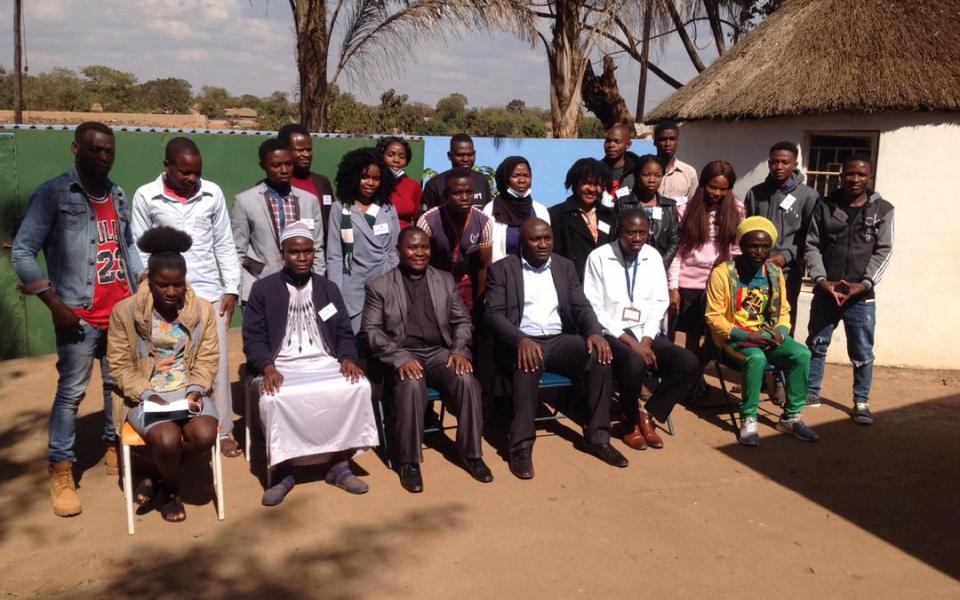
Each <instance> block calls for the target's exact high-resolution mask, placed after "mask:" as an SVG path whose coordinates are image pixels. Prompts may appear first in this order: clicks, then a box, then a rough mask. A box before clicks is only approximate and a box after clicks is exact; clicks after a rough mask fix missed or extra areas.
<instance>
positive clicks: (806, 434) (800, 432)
mask: <svg viewBox="0 0 960 600" xmlns="http://www.w3.org/2000/svg"><path fill="white" fill-rule="evenodd" d="M777 431H781V432H783V433H789V434H790V435H792V436H793V437H795V438H797V439H798V440H800V441H801V442H815V441H817V439H819V438H818V437H817V433H816V432H815V431H814V430H812V429H810V428H809V427H808V426H807V424H806V423H804V422H803V419H801V418H800V416H799V415H798V416H796V417H791V418H789V419H784V418H783V417H780V420H779V421H777Z"/></svg>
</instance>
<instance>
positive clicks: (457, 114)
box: [436, 94, 467, 125]
mask: <svg viewBox="0 0 960 600" xmlns="http://www.w3.org/2000/svg"><path fill="white" fill-rule="evenodd" d="M436 111H437V118H439V119H440V120H441V121H443V122H444V123H447V124H448V125H457V124H460V123H462V122H463V119H464V116H465V115H466V112H467V97H466V96H464V95H463V94H450V95H449V96H446V97H444V98H440V100H438V101H437V109H436Z"/></svg>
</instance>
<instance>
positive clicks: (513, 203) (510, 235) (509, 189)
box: [483, 156, 550, 262]
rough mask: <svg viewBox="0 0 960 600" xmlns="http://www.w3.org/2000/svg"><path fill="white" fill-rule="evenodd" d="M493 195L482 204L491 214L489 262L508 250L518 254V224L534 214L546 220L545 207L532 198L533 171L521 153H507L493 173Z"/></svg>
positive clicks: (548, 216) (499, 257) (485, 212)
mask: <svg viewBox="0 0 960 600" xmlns="http://www.w3.org/2000/svg"><path fill="white" fill-rule="evenodd" d="M494 178H495V180H496V184H497V192H499V193H498V194H497V197H496V198H494V199H493V201H491V202H489V203H488V204H487V205H486V206H484V207H483V212H484V214H485V215H487V216H489V217H493V221H494V223H493V262H497V261H498V260H500V259H501V258H503V257H505V256H507V255H508V254H515V255H517V256H519V255H520V225H522V224H523V222H524V221H526V220H527V219H530V218H533V217H536V218H538V219H543V220H544V221H546V222H547V223H549V222H550V213H549V212H547V207H546V206H544V205H543V204H540V203H539V202H537V201H535V200H534V199H533V195H532V194H531V192H530V188H531V186H532V185H533V171H532V170H531V169H530V163H529V162H528V161H527V159H525V158H524V157H522V156H508V157H507V158H505V159H504V160H503V162H502V163H500V166H499V167H497V172H496V174H495V175H494Z"/></svg>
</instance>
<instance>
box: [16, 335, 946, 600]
mask: <svg viewBox="0 0 960 600" xmlns="http://www.w3.org/2000/svg"><path fill="white" fill-rule="evenodd" d="M232 335H233V336H235V337H234V339H233V340H232V352H233V354H232V358H233V360H234V362H233V364H239V363H240V362H242V361H241V356H240V352H239V335H238V334H237V333H236V332H235V333H234V334H232ZM53 363H54V361H53V360H52V359H50V358H38V359H22V360H16V361H7V362H4V363H0V398H3V402H2V404H0V598H7V597H10V598H13V597H53V596H58V597H66V598H84V597H109V598H127V597H131V598H134V597H135V598H141V599H146V598H179V597H189V598H264V597H270V598H288V597H289V598H293V597H297V598H308V597H316V598H330V599H337V600H350V599H359V598H495V597H499V598H519V597H528V598H595V597H601V596H607V597H622V598H657V597H662V598H703V597H715V598H731V597H735V596H741V597H775V598H827V597H832V598H871V599H875V598H893V597H899V598H958V597H960V583H958V578H960V435H958V429H960V404H958V400H960V377H958V374H957V373H952V372H933V371H926V372H919V371H903V370H888V369H878V371H877V373H876V381H875V385H874V391H875V396H874V400H873V408H874V411H875V413H876V415H877V423H876V424H875V425H874V426H872V427H858V426H856V425H854V424H853V423H852V421H850V419H849V418H848V416H847V414H846V412H845V410H846V409H845V407H846V405H847V402H848V398H849V389H850V372H849V369H848V368H844V367H838V366H834V367H831V368H830V369H829V371H828V381H827V382H826V385H825V394H824V395H825V397H826V398H827V399H829V400H828V401H827V402H825V404H824V406H823V407H821V408H819V409H811V410H809V411H808V413H807V420H808V422H810V423H811V424H812V425H813V426H814V427H816V429H817V431H818V432H819V434H820V436H821V440H820V442H819V443H817V444H812V445H805V444H802V443H801V442H798V441H796V440H793V439H792V438H787V437H785V436H782V435H779V434H777V433H776V432H775V431H774V430H773V429H772V426H773V423H774V419H775V414H774V412H773V411H774V407H773V406H771V405H770V404H769V403H767V402H765V403H764V404H762V405H761V415H764V414H765V415H766V418H762V430H761V434H762V446H761V447H760V448H758V449H748V448H743V447H739V446H738V445H737V444H736V441H735V438H734V436H733V433H732V432H731V430H730V429H729V428H728V426H727V425H725V424H724V422H723V421H722V419H720V418H719V417H718V413H717V412H715V411H700V412H691V411H688V410H686V409H683V408H678V409H677V411H676V412H675V413H674V422H675V423H676V426H677V430H678V431H677V436H676V437H674V438H667V440H666V444H667V446H666V449H664V450H661V451H656V450H647V451H645V452H634V451H631V450H629V449H627V448H624V447H623V446H622V445H620V446H619V447H621V448H622V449H623V450H624V451H625V452H628V453H629V454H628V456H629V458H630V459H631V464H630V466H629V467H628V468H627V469H624V470H618V469H614V468H612V467H608V466H606V465H604V464H603V463H601V462H599V461H598V460H597V459H595V458H593V457H591V456H589V455H587V454H584V453H582V452H580V451H578V450H577V449H575V447H574V444H573V442H574V441H575V440H576V439H577V438H578V437H579V434H578V429H577V428H576V426H575V425H574V424H572V423H571V422H570V421H563V422H561V423H560V424H557V425H552V426H549V427H547V428H546V429H544V430H543V431H542V433H541V436H540V438H539V439H538V441H537V444H536V449H535V453H534V460H535V464H536V468H537V477H536V479H534V480H532V481H519V480H517V479H515V478H514V477H513V476H511V475H510V473H509V470H508V468H507V465H506V463H505V462H503V460H502V459H501V458H500V457H498V455H497V452H496V449H495V447H494V446H492V445H490V443H489V441H490V440H492V441H493V442H494V444H495V445H499V444H500V443H501V442H502V440H503V430H502V429H501V428H498V427H493V426H491V427H489V428H488V432H487V433H488V442H487V443H486V445H485V451H486V457H487V460H488V463H489V464H490V465H491V468H492V469H493V472H494V475H495V477H496V481H494V482H493V483H492V484H490V485H482V484H479V483H476V482H474V481H473V480H472V479H470V478H469V476H468V475H467V474H466V473H465V472H464V471H463V470H461V469H460V468H459V467H458V466H456V465H455V464H454V463H452V462H450V460H449V459H448V458H447V457H448V456H450V452H451V447H452V442H443V441H439V442H438V441H437V438H436V437H434V438H433V443H432V446H433V449H430V450H427V451H426V453H425V458H426V462H425V464H424V477H425V486H426V491H425V492H424V493H423V494H420V495H411V494H408V493H406V492H404V491H403V489H402V488H401V487H400V485H399V482H398V480H397V477H396V475H395V474H393V473H392V472H390V471H389V470H387V468H386V467H385V466H384V465H383V463H382V462H381V460H380V458H379V457H378V456H377V455H376V454H374V453H367V454H366V455H364V456H362V457H361V458H360V459H359V461H358V465H359V466H360V467H361V468H362V469H365V470H366V471H367V472H369V477H368V478H367V481H368V482H369V484H370V487H371V491H370V493H369V494H367V495H365V496H361V497H353V496H349V495H347V494H346V493H344V492H342V491H340V490H338V489H335V488H333V487H331V486H328V485H326V484H325V483H323V482H322V481H315V482H312V483H306V484H303V485H298V487H297V488H296V489H295V490H294V491H293V492H292V493H291V495H290V496H288V498H287V500H286V502H284V504H283V505H281V506H280V507H277V508H273V509H266V508H264V507H262V506H261V505H260V493H261V491H262V488H261V477H262V471H263V458H262V446H258V445H255V449H254V453H253V454H254V461H253V463H252V467H251V465H249V464H248V463H246V462H244V460H243V459H242V458H236V459H226V460H225V462H224V473H225V479H226V494H225V495H226V507H227V508H226V515H227V517H226V521H224V522H218V521H217V519H216V514H215V510H214V507H213V504H212V503H211V502H210V495H209V493H208V492H206V491H205V490H207V489H208V486H209V477H210V475H209V469H207V468H206V467H205V465H203V464H198V465H194V469H193V471H194V472H195V474H194V475H193V476H192V477H191V479H192V480H194V481H196V482H197V485H195V486H193V492H192V493H190V494H187V497H186V498H185V501H187V503H188V505H187V512H188V518H187V521H186V522H185V523H183V524H178V525H173V524H167V523H164V522H162V521H161V519H160V517H159V515H158V514H157V513H156V512H148V513H146V514H143V515H141V516H138V517H137V534H136V535H135V536H133V537H129V536H127V534H126V528H125V521H124V512H123V500H122V493H121V491H120V488H119V485H118V481H117V479H116V478H110V477H106V476H104V471H103V465H102V456H103V448H102V445H101V444H100V443H99V442H98V428H99V426H100V423H101V422H102V421H101V418H102V417H101V415H100V413H99V412H97V411H98V410H99V407H98V404H99V399H98V397H97V394H92V395H91V397H89V398H88V399H87V401H86V402H85V403H84V405H83V407H82V409H81V416H80V419H79V431H80V438H79V446H80V468H81V469H82V475H81V482H80V493H81V498H82V500H83V506H84V512H83V514H82V515H80V516H78V517H75V518H71V519H63V518H58V517H55V516H54V515H53V513H52V511H51V509H50V505H49V499H48V495H47V486H46V484H47V476H46V468H45V467H46V462H45V461H46V436H47V434H46V419H47V414H48V409H49V402H50V398H51V397H52V395H53V391H54V387H55V380H56V373H55V370H54V365H53ZM710 381H711V383H712V384H714V385H715V383H716V382H715V380H712V379H711V380H710ZM96 385H97V382H96V381H95V382H94V383H93V385H92V386H91V389H96V387H95V386H96ZM238 406H240V405H239V404H238ZM240 429H241V430H242V427H241V428H240ZM616 443H617V444H619V442H616ZM438 448H439V451H438ZM445 455H446V456H445ZM201 462H202V461H201Z"/></svg>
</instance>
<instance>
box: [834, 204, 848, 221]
mask: <svg viewBox="0 0 960 600" xmlns="http://www.w3.org/2000/svg"><path fill="white" fill-rule="evenodd" d="M833 217H834V218H835V219H836V220H838V221H840V222H841V223H846V222H847V219H848V218H849V217H847V213H845V212H843V209H842V208H840V207H839V206H838V207H837V208H836V209H835V210H834V211H833Z"/></svg>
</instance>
